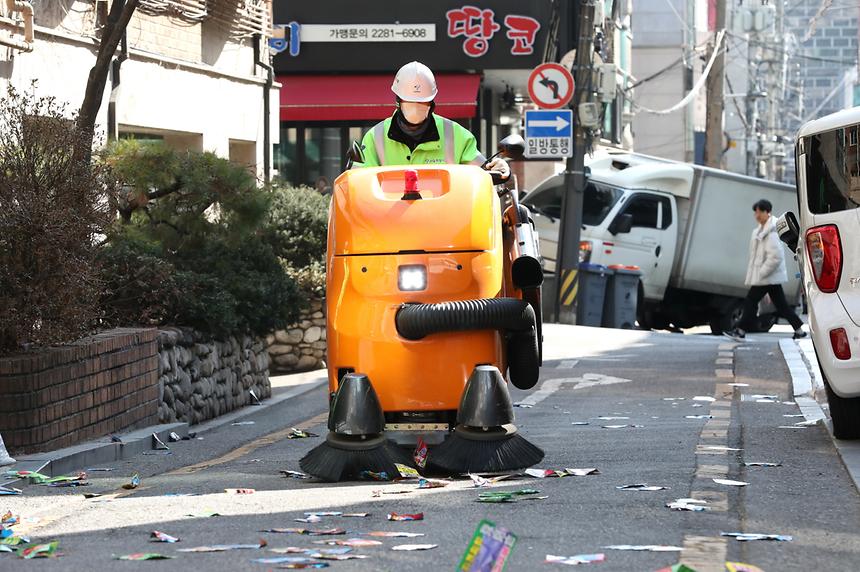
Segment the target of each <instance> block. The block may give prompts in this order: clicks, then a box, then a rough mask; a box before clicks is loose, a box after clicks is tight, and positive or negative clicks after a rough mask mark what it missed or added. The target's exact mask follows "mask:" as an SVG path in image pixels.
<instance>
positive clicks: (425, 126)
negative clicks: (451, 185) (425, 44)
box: [362, 62, 511, 180]
mask: <svg viewBox="0 0 860 572" xmlns="http://www.w3.org/2000/svg"><path fill="white" fill-rule="evenodd" d="M391 91H393V92H394V95H395V96H396V102H397V110H396V111H395V112H394V114H393V115H392V116H391V117H389V118H387V119H385V120H383V121H380V122H379V123H377V124H376V125H375V126H374V127H373V128H372V129H371V130H370V131H368V132H367V133H366V134H365V135H364V139H363V140H362V146H363V149H364V162H363V163H362V165H363V166H365V167H379V166H382V165H428V164H446V163H447V164H466V165H478V166H479V167H480V166H483V167H484V168H485V169H487V170H488V171H494V172H496V173H498V174H499V175H500V176H501V179H503V180H506V179H508V178H509V177H510V174H511V169H510V167H509V166H508V164H507V163H506V162H505V161H504V160H503V159H501V158H499V157H496V158H495V159H493V160H492V161H490V162H489V163H487V160H486V159H485V158H484V156H483V155H481V153H480V152H479V151H478V145H477V142H476V141H475V136H474V135H472V133H471V132H470V131H469V130H468V129H466V128H465V127H463V126H462V125H460V124H459V123H456V122H454V121H451V120H450V119H446V118H444V117H440V116H438V115H436V114H434V113H433V110H434V108H435V107H436V103H435V101H434V100H435V99H436V94H437V93H438V90H437V89H436V78H435V77H433V72H432V71H430V68H428V67H427V66H425V65H424V64H422V63H420V62H410V63H408V64H406V65H405V66H403V67H402V68H400V70H399V71H398V72H397V75H396V76H394V83H392V84H391ZM485 163H486V164H485Z"/></svg>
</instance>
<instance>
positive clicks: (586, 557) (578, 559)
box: [544, 552, 606, 566]
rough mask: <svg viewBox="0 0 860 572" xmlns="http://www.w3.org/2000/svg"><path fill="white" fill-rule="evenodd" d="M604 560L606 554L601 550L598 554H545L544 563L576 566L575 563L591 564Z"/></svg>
mask: <svg viewBox="0 0 860 572" xmlns="http://www.w3.org/2000/svg"><path fill="white" fill-rule="evenodd" d="M604 560H606V555H605V554H603V553H602V552H600V553H598V554H577V555H576V556H553V555H552V554H547V555H546V559H545V560H544V563H545V564H567V565H568V566H576V565H577V564H591V563H593V562H603V561H604Z"/></svg>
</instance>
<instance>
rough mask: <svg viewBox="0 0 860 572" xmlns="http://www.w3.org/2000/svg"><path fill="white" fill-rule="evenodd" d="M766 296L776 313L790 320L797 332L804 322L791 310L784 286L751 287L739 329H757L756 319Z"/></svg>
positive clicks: (745, 301)
mask: <svg viewBox="0 0 860 572" xmlns="http://www.w3.org/2000/svg"><path fill="white" fill-rule="evenodd" d="M765 294H769V295H770V299H771V301H772V302H773V305H774V306H776V312H777V314H778V315H779V316H781V317H783V318H785V319H786V320H788V323H789V324H791V327H792V328H794V329H795V330H797V329H800V326H802V325H803V322H802V321H801V319H800V318H798V317H797V314H795V313H794V310H792V309H791V308H789V306H788V302H787V301H786V300H785V292H783V290H782V284H769V285H767V286H751V287H750V291H749V292H747V297H746V299H745V300H744V313H743V316H741V321H740V322H738V328H740V329H741V330H743V331H745V332H746V331H750V330H754V329H755V326H754V324H755V321H754V320H755V318H756V316H757V315H758V303H759V302H761V299H762V298H764V295H765Z"/></svg>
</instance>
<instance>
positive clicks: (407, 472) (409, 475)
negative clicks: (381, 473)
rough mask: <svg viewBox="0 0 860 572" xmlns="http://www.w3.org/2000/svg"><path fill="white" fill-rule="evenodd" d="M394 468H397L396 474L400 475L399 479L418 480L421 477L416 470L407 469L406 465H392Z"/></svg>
mask: <svg viewBox="0 0 860 572" xmlns="http://www.w3.org/2000/svg"><path fill="white" fill-rule="evenodd" d="M394 466H395V467H397V472H398V473H400V477H401V478H404V479H420V478H421V475H420V474H419V473H418V471H417V470H415V469H413V468H412V467H409V466H407V465H401V464H400V463H394Z"/></svg>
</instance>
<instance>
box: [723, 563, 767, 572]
mask: <svg viewBox="0 0 860 572" xmlns="http://www.w3.org/2000/svg"><path fill="white" fill-rule="evenodd" d="M726 570H728V572H764V570H762V569H761V568H759V567H758V566H753V565H752V564H744V563H743V562H726Z"/></svg>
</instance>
